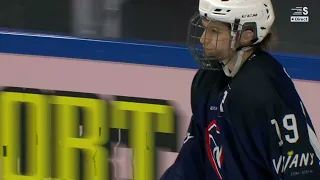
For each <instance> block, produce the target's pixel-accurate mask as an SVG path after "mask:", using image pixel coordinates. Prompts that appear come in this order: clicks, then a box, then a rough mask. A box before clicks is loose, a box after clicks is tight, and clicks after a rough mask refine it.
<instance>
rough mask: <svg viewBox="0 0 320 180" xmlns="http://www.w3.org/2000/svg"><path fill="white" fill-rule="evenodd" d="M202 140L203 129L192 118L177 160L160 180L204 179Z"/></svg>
mask: <svg viewBox="0 0 320 180" xmlns="http://www.w3.org/2000/svg"><path fill="white" fill-rule="evenodd" d="M201 138H202V136H201V129H200V127H199V125H198V123H197V122H196V120H195V119H194V117H192V118H191V122H190V126H189V129H188V133H187V136H186V138H185V139H184V144H183V146H182V148H181V150H180V152H179V154H178V157H177V159H176V160H175V162H174V164H173V165H172V166H171V167H169V168H168V169H167V171H166V172H165V173H164V174H163V175H162V177H161V179H160V180H194V179H204V176H205V170H204V169H205V168H204V162H203V160H204V157H203V156H204V149H203V148H202V146H203V143H202V139H201Z"/></svg>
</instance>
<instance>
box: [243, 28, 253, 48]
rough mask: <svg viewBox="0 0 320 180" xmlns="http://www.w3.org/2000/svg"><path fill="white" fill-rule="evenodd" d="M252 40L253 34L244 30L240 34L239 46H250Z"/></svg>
mask: <svg viewBox="0 0 320 180" xmlns="http://www.w3.org/2000/svg"><path fill="white" fill-rule="evenodd" d="M253 39H254V33H253V32H252V31H251V30H245V31H243V32H242V33H241V38H240V43H241V45H250V44H251V41H252V40H253Z"/></svg>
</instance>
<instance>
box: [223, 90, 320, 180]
mask: <svg viewBox="0 0 320 180" xmlns="http://www.w3.org/2000/svg"><path fill="white" fill-rule="evenodd" d="M269 95H270V96H269ZM269 95H266V94H264V95H261V96H260V97H258V96H255V95H254V94H253V95H252V94H251V96H246V95H242V96H241V97H234V98H230V100H229V103H228V113H227V114H228V115H227V116H228V120H229V121H231V123H232V124H233V125H234V127H235V129H236V130H235V132H236V136H237V138H238V139H240V141H241V144H242V146H243V149H245V154H243V155H246V156H248V157H250V159H251V161H253V162H254V163H255V164H256V165H257V166H260V167H261V169H263V171H265V172H267V173H268V174H270V175H271V176H272V177H274V179H281V180H301V179H303V180H313V179H318V178H319V177H320V167H319V159H318V156H317V155H319V147H320V146H319V143H318V139H317V137H316V133H315V130H314V128H313V126H312V123H311V121H310V119H309V116H308V115H307V112H306V110H305V108H304V106H303V104H302V102H301V101H296V102H294V103H295V104H290V105H288V104H285V103H284V102H283V101H282V100H281V98H280V97H277V95H276V94H270V93H269ZM240 156H241V155H240Z"/></svg>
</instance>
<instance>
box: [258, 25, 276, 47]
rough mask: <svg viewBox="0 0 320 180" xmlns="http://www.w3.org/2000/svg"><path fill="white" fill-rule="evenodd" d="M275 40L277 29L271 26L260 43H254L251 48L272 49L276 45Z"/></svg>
mask: <svg viewBox="0 0 320 180" xmlns="http://www.w3.org/2000/svg"><path fill="white" fill-rule="evenodd" d="M277 41H278V35H277V30H276V28H275V26H272V27H271V29H270V31H269V33H268V34H267V35H266V36H265V37H264V39H263V40H262V41H261V42H260V43H258V44H256V45H254V46H253V48H255V49H262V50H272V49H274V48H275V47H276V43H277Z"/></svg>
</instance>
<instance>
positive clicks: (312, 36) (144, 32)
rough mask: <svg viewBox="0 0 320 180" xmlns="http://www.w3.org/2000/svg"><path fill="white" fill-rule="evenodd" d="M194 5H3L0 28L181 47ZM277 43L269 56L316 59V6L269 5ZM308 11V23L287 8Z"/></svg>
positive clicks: (117, 1)
mask: <svg viewBox="0 0 320 180" xmlns="http://www.w3.org/2000/svg"><path fill="white" fill-rule="evenodd" d="M197 5H198V1H197V0H94V1H88V0H55V1H43V0H32V1H31V0H1V1H0V27H2V28H14V29H20V30H27V31H36V32H42V33H55V34H66V35H72V36H78V37H89V38H98V39H110V38H112V39H126V40H132V39H134V40H146V41H157V42H167V43H184V42H185V40H186V32H187V25H188V20H189V18H190V16H191V15H192V14H193V13H194V12H195V11H196V9H197ZM273 5H274V9H275V12H276V16H277V17H276V21H275V26H276V29H277V33H278V37H279V39H278V40H279V41H278V45H277V47H276V48H275V49H273V51H276V52H289V53H298V54H312V55H319V54H320V51H319V48H320V36H319V35H318V31H319V28H320V22H319V21H318V20H317V18H318V17H320V11H319V10H318V9H319V8H317V7H318V6H319V3H318V2H317V1H316V0H305V1H301V0H282V1H273ZM296 7H307V8H308V13H307V15H306V16H308V17H309V22H308V23H292V22H290V17H291V16H292V14H293V13H294V11H292V10H291V9H293V8H296Z"/></svg>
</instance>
